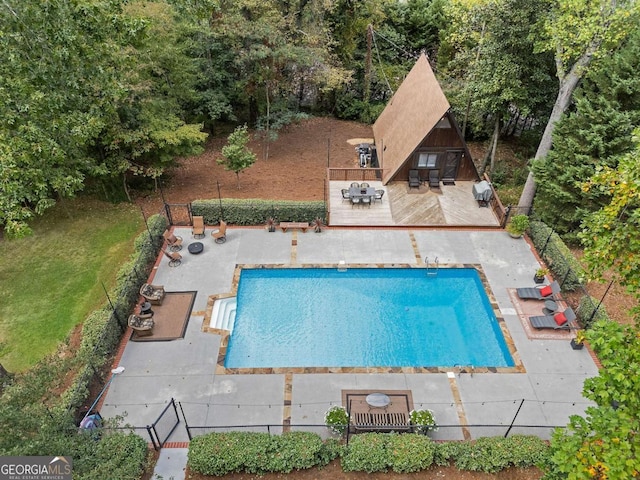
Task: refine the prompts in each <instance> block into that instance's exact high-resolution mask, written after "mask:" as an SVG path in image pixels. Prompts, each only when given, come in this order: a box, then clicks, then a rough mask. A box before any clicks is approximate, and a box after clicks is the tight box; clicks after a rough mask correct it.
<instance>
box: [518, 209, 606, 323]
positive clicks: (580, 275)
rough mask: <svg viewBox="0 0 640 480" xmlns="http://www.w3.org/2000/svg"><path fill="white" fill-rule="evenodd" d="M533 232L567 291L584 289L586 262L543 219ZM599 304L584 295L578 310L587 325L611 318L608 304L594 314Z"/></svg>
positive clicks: (581, 321) (582, 321) (542, 254)
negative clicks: (608, 313) (607, 307)
mask: <svg viewBox="0 0 640 480" xmlns="http://www.w3.org/2000/svg"><path fill="white" fill-rule="evenodd" d="M529 235H530V236H531V240H532V241H533V244H534V246H535V247H536V250H537V251H538V253H539V255H540V256H541V257H542V259H543V260H544V261H545V263H546V264H547V265H548V266H549V268H550V269H551V271H552V272H553V274H554V276H555V277H556V278H557V279H559V280H560V281H561V282H562V289H563V290H568V291H574V290H577V289H578V288H583V289H584V285H583V281H582V279H584V278H585V276H586V275H585V272H584V269H583V268H582V265H580V262H578V260H577V259H576V258H575V257H574V256H573V253H571V250H569V248H568V247H567V246H566V245H565V243H564V242H563V241H562V239H561V238H560V237H559V236H558V234H556V233H555V232H554V231H553V230H552V229H551V227H549V226H547V225H546V224H545V223H543V222H540V221H532V222H531V223H530V226H529ZM567 272H568V273H567ZM585 291H586V290H585ZM599 303H600V302H599V300H596V299H595V298H593V297H590V296H588V295H583V296H582V297H580V304H579V306H578V310H577V312H576V313H577V315H578V320H579V321H580V324H581V325H582V326H583V327H584V328H590V327H591V325H592V324H593V323H594V322H596V321H598V320H609V315H607V311H606V309H605V307H604V305H600V307H599V308H598V311H597V312H596V314H595V315H593V312H594V311H595V309H596V307H597V306H598V304H599ZM592 316H593V318H592Z"/></svg>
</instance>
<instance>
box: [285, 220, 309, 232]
mask: <svg viewBox="0 0 640 480" xmlns="http://www.w3.org/2000/svg"><path fill="white" fill-rule="evenodd" d="M280 228H281V229H282V231H283V232H286V231H287V229H289V228H299V229H300V230H302V231H303V232H306V231H307V228H309V223H308V222H280Z"/></svg>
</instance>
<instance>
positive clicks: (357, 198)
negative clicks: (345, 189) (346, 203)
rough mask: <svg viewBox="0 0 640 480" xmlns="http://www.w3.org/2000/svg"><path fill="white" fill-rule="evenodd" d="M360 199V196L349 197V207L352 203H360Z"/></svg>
mask: <svg viewBox="0 0 640 480" xmlns="http://www.w3.org/2000/svg"><path fill="white" fill-rule="evenodd" d="M360 200H362V199H361V198H360V197H351V208H353V206H354V205H360Z"/></svg>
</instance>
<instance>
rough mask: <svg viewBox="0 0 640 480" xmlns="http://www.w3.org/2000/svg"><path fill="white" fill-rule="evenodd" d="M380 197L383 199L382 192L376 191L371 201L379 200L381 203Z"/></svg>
mask: <svg viewBox="0 0 640 480" xmlns="http://www.w3.org/2000/svg"><path fill="white" fill-rule="evenodd" d="M382 197H384V190H376V195H375V196H374V197H373V200H374V201H378V200H380V203H382Z"/></svg>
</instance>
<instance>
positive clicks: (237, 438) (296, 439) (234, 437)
mask: <svg viewBox="0 0 640 480" xmlns="http://www.w3.org/2000/svg"><path fill="white" fill-rule="evenodd" d="M339 454H340V449H339V448H337V447H336V445H335V444H333V443H328V444H327V445H325V444H324V443H323V442H322V439H321V438H320V436H319V435H317V434H315V433H310V432H288V433H284V434H282V435H279V436H278V435H270V434H268V433H256V432H228V433H211V434H209V435H203V436H200V437H196V438H194V439H193V440H192V441H191V443H190V444H189V455H188V465H189V468H190V469H191V470H193V471H194V472H197V473H200V474H203V475H216V476H221V475H226V474H228V473H237V472H247V473H254V474H258V475H262V474H265V473H268V472H281V473H289V472H291V471H293V470H294V469H295V470H302V469H307V468H311V467H314V466H319V465H326V464H327V463H329V462H330V461H331V460H333V459H334V458H336V456H337V455H339Z"/></svg>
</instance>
